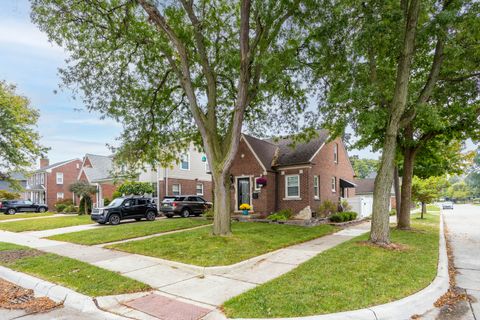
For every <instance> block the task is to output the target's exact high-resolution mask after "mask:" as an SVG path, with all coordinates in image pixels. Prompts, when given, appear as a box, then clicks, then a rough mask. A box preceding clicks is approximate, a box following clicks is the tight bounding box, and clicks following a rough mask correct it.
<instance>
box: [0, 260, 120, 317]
mask: <svg viewBox="0 0 480 320" xmlns="http://www.w3.org/2000/svg"><path fill="white" fill-rule="evenodd" d="M0 278H3V279H5V280H7V281H9V282H11V283H13V284H16V285H18V286H20V287H23V288H26V289H32V290H33V291H34V293H35V295H36V296H45V297H48V298H50V299H52V300H53V301H55V302H61V303H63V305H64V306H66V307H69V308H72V309H75V310H78V311H80V312H84V313H90V314H97V315H99V316H102V318H103V319H108V320H110V319H112V320H117V319H125V318H123V317H119V316H116V315H114V314H111V313H109V312H105V311H102V310H100V309H98V308H97V305H96V304H95V302H94V300H93V299H92V298H91V297H89V296H86V295H84V294H81V293H78V292H76V291H73V290H71V289H68V288H65V287H62V286H60V285H58V284H55V283H52V282H48V281H45V280H42V279H39V278H36V277H33V276H30V275H28V274H25V273H21V272H18V271H14V270H12V269H9V268H5V267H2V266H0Z"/></svg>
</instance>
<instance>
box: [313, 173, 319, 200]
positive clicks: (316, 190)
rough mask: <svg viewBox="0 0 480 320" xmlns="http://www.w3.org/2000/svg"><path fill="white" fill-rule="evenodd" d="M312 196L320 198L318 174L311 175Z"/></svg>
mask: <svg viewBox="0 0 480 320" xmlns="http://www.w3.org/2000/svg"><path fill="white" fill-rule="evenodd" d="M313 196H314V198H315V199H316V200H318V199H320V183H319V177H318V176H313Z"/></svg>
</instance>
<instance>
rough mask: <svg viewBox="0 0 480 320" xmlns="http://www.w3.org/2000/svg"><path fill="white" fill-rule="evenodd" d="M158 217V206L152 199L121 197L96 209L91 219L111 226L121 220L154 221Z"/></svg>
mask: <svg viewBox="0 0 480 320" xmlns="http://www.w3.org/2000/svg"><path fill="white" fill-rule="evenodd" d="M157 215H158V210H157V206H156V205H155V202H153V201H152V199H150V198H145V197H121V198H116V199H114V200H112V202H110V203H109V204H108V206H106V207H104V208H94V209H93V210H92V215H91V219H92V220H93V221H96V222H98V223H100V224H105V223H107V222H108V223H110V224H111V225H117V224H119V223H120V221H121V220H126V219H135V220H137V221H140V220H142V219H147V220H148V221H154V220H155V218H156V217H157Z"/></svg>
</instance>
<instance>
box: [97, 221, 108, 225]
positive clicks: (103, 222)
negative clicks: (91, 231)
mask: <svg viewBox="0 0 480 320" xmlns="http://www.w3.org/2000/svg"><path fill="white" fill-rule="evenodd" d="M97 222H98V224H105V223H106V222H105V221H102V222H100V221H97Z"/></svg>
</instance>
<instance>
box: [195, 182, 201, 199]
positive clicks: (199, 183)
mask: <svg viewBox="0 0 480 320" xmlns="http://www.w3.org/2000/svg"><path fill="white" fill-rule="evenodd" d="M198 186H202V193H198ZM195 192H196V193H197V196H203V183H201V182H197V185H196V186H195Z"/></svg>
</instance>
